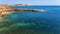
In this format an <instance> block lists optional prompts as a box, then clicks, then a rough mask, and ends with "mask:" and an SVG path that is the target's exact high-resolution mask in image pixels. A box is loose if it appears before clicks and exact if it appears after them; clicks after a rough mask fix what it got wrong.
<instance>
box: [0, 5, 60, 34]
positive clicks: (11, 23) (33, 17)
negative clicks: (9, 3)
mask: <svg viewBox="0 0 60 34" xmlns="http://www.w3.org/2000/svg"><path fill="white" fill-rule="evenodd" d="M22 7H23V8H33V9H44V10H46V11H45V12H29V11H28V12H14V13H12V14H8V15H6V16H5V18H4V19H3V20H0V24H3V25H0V26H1V27H0V31H4V32H5V33H6V34H9V32H8V31H11V33H10V34H16V33H17V32H18V34H19V33H21V32H23V33H21V34H60V6H49V7H48V6H22ZM22 7H21V6H19V7H18V6H15V8H22ZM32 30H33V32H31V31H32ZM12 31H13V32H12ZM16 31H17V32H16ZM7 32H8V33H7ZM26 32H27V33H26ZM5 33H2V32H1V34H5Z"/></svg>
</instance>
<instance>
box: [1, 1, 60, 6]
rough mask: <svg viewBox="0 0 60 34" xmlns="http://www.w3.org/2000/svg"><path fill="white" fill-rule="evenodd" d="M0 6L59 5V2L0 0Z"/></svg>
mask: <svg viewBox="0 0 60 34" xmlns="http://www.w3.org/2000/svg"><path fill="white" fill-rule="evenodd" d="M0 4H32V5H60V0H0Z"/></svg>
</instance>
